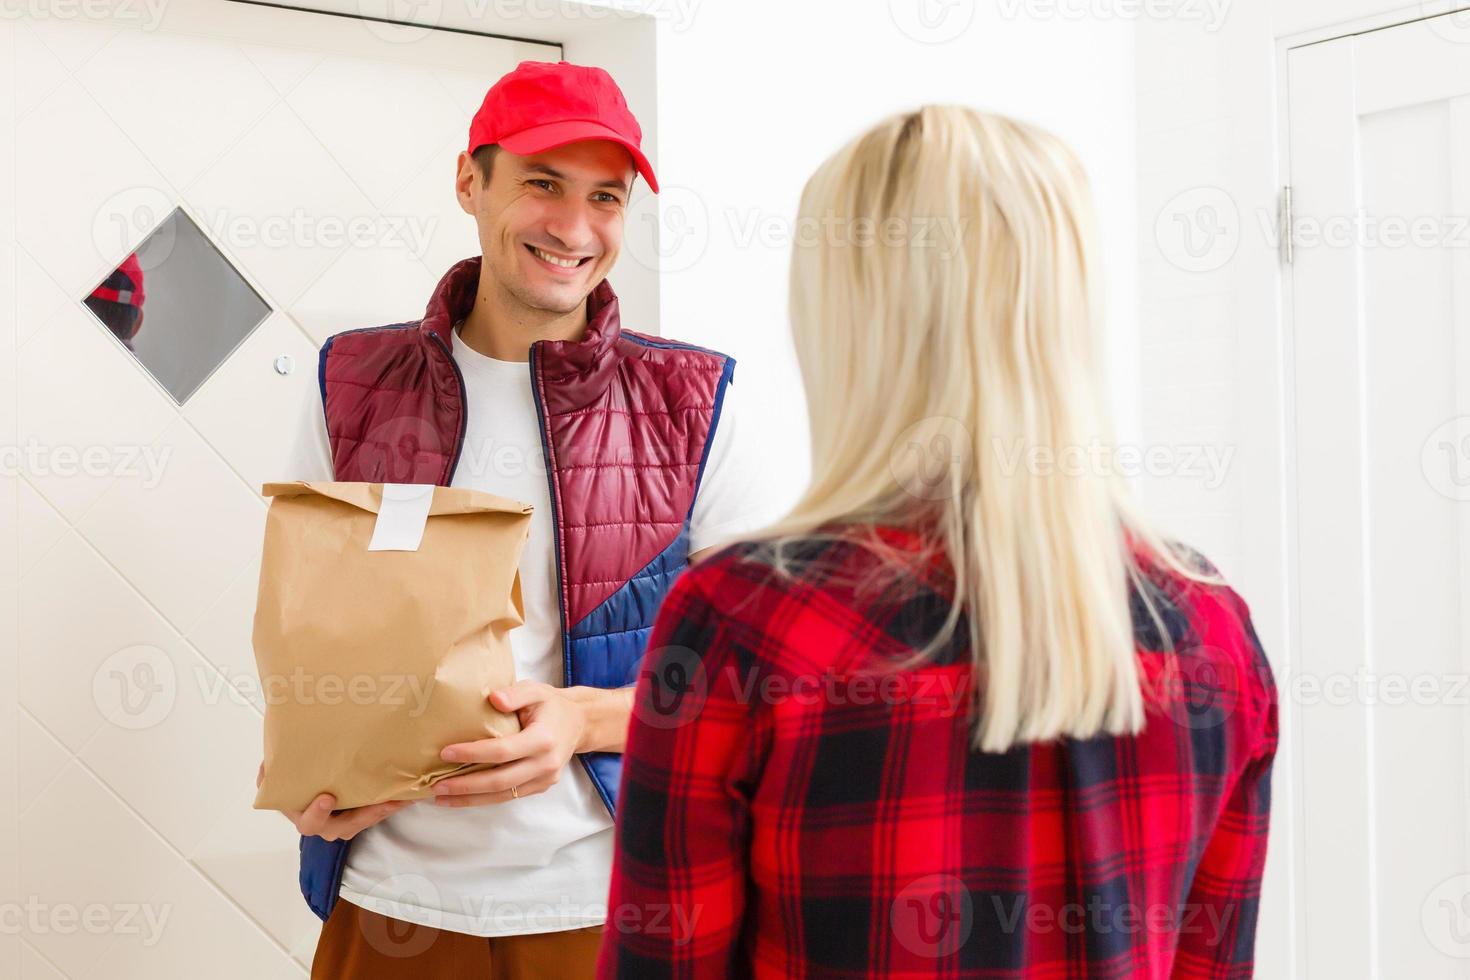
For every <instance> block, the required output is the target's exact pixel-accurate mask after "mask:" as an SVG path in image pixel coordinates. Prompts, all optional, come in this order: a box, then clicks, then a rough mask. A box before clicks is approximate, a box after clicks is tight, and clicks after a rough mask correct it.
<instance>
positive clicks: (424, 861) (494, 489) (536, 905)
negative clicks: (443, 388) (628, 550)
mask: <svg viewBox="0 0 1470 980" xmlns="http://www.w3.org/2000/svg"><path fill="white" fill-rule="evenodd" d="M453 350H454V359H455V362H456V363H457V364H458V365H459V369H460V372H461V373H462V374H463V375H464V383H465V393H466V395H467V396H468V399H469V404H468V414H469V418H468V420H467V424H466V427H465V443H464V449H463V452H462V454H461V456H460V460H459V465H458V467H457V468H456V470H455V473H454V478H453V480H452V482H451V485H452V486H456V487H468V488H470V489H474V490H483V491H486V492H488V493H493V494H496V495H498V496H502V497H509V498H511V499H513V500H521V501H525V502H527V503H530V504H532V505H533V506H534V507H535V510H534V512H533V513H532V515H531V530H530V534H529V536H528V537H527V540H526V545H525V549H524V552H523V553H522V557H521V566H520V571H521V598H522V601H523V603H524V605H525V612H526V621H525V625H523V626H520V627H517V628H516V629H514V630H512V631H511V634H510V645H511V651H512V655H513V656H514V658H515V667H516V676H517V678H522V679H531V680H539V681H544V682H546V683H548V684H553V685H555V686H557V687H561V686H562V685H563V683H564V678H563V676H562V652H561V621H560V614H559V603H558V596H557V589H556V573H555V549H554V545H553V543H552V520H551V499H550V491H549V488H548V485H547V479H546V463H545V458H544V455H543V453H542V446H541V438H540V426H539V421H538V419H537V414H536V404H535V401H534V398H533V395H532V391H531V373H530V366H529V365H528V363H527V362H525V361H501V360H497V359H495V358H491V357H486V356H485V355H483V354H481V353H479V352H478V351H475V350H473V349H472V348H471V347H469V345H467V344H466V343H465V342H464V341H463V340H461V339H460V337H459V331H458V329H457V328H456V330H455V331H454V338H453ZM734 390H735V386H734V384H733V383H732V384H730V385H729V386H727V390H726V393H725V400H724V404H723V408H722V410H721V412H720V418H719V422H718V425H717V426H716V429H715V434H714V437H713V444H712V445H711V446H710V452H709V458H708V461H707V462H706V464H705V472H704V476H703V479H702V481H701V483H700V488H699V494H698V496H697V498H696V499H695V502H694V512H693V517H692V519H691V522H690V545H689V547H690V551H699V550H702V549H704V548H708V547H711V546H713V545H717V544H720V543H722V542H724V541H726V540H728V539H730V538H732V537H736V536H739V535H740V534H742V533H744V532H747V531H750V530H753V529H754V528H756V527H758V526H760V525H762V524H765V523H768V522H769V521H770V520H772V519H774V517H775V516H777V515H775V514H774V513H773V511H772V508H771V506H770V501H771V499H772V498H771V496H770V494H769V493H768V492H766V490H765V488H764V487H763V486H762V483H761V481H760V480H759V479H758V477H757V474H758V472H759V469H760V467H759V465H758V462H757V460H756V458H755V452H754V449H753V447H751V446H750V445H749V440H748V439H746V440H743V441H742V440H741V439H740V438H739V426H738V425H737V424H736V417H735V413H734V412H733V411H732V407H733V406H734V403H735V399H734V398H733V394H734ZM284 478H285V479H289V480H331V479H332V478H333V471H332V456H331V447H330V444H329V442H328V440H327V432H326V424H325V421H324V419H323V415H322V404H321V397H320V394H319V392H318V391H317V390H316V386H313V390H312V393H311V394H310V396H309V397H308V398H307V399H306V402H305V404H304V406H303V409H302V413H301V426H300V429H299V431H298V433H297V436H296V441H295V446H294V449H293V452H292V457H291V463H290V466H289V468H288V471H287V473H286V474H284ZM612 826H613V822H612V818H611V817H610V816H609V815H608V812H607V807H605V806H604V805H603V803H602V800H601V798H600V797H599V796H598V795H597V791H596V789H595V788H594V787H593V785H592V781H591V779H590V778H589V777H588V775H587V772H586V770H585V769H584V768H583V767H582V764H581V762H579V761H578V760H577V759H575V758H574V759H572V760H570V762H569V763H568V765H567V769H566V771H565V772H564V773H563V774H562V778H561V779H560V780H559V781H558V782H557V783H556V784H555V785H553V786H552V787H551V789H550V790H548V791H547V792H545V793H541V794H537V795H534V796H527V797H524V798H522V799H518V800H510V801H507V802H505V803H497V804H490V805H486V806H478V807H464V808H446V807H440V806H437V805H435V804H434V803H433V802H431V801H427V800H421V801H419V802H417V803H414V804H413V805H411V806H407V807H404V808H403V809H402V810H400V811H399V812H398V813H396V814H394V815H393V816H391V817H389V818H388V819H387V820H384V821H382V822H381V823H379V824H377V825H376V826H373V827H370V828H368V829H367V830H365V831H363V832H362V833H360V834H358V835H357V837H356V838H354V839H353V842H352V848H351V850H350V851H349V852H348V858H347V867H346V869H345V871H344V873H343V876H342V888H341V892H340V894H341V897H342V898H345V899H347V900H348V901H350V902H352V903H353V904H354V905H360V906H362V907H363V908H367V909H371V910H373V911H375V912H379V913H381V914H383V915H387V916H391V917H393V918H397V919H404V920H407V921H410V922H416V923H419V924H422V925H429V926H434V927H436V928H440V929H447V930H450V931H452V932H461V933H469V934H471V935H476V936H504V935H518V934H526V933H537V932H554V931H558V930H564V929H577V928H582V927H585V926H593V925H598V924H600V923H602V922H603V921H604V920H605V919H606V917H607V891H608V883H609V877H610V873H611V870H612V855H613V829H612Z"/></svg>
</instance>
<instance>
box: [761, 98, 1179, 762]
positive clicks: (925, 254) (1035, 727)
mask: <svg viewBox="0 0 1470 980" xmlns="http://www.w3.org/2000/svg"><path fill="white" fill-rule="evenodd" d="M798 227H799V228H800V229H801V232H802V234H801V235H800V236H799V237H798V242H797V247H796V248H795V250H794V253H793V256H792V260H791V321H792V328H793V334H794V339H795V346H796V352H797V357H798V360H799V362H800V366H801V373H802V378H803V381H804V383H805V387H806V394H807V400H808V406H809V416H810V427H811V443H812V479H811V483H810V485H809V487H808V489H807V490H806V492H805V494H804V495H803V496H802V497H801V499H800V500H799V501H798V502H797V504H796V506H795V508H794V509H793V510H792V512H791V513H790V514H788V515H787V516H786V517H785V518H784V519H782V520H781V521H779V522H778V523H776V524H774V525H772V526H771V527H768V528H766V529H764V530H763V531H761V532H758V533H757V534H756V535H754V537H756V538H759V539H763V540H766V541H768V542H770V543H773V544H775V545H776V546H777V548H776V553H777V554H778V556H779V555H780V554H784V550H783V549H784V547H785V546H786V545H787V544H789V543H791V542H793V541H795V540H800V539H803V538H809V537H810V536H811V535H813V534H819V533H820V529H822V528H823V527H824V526H826V525H829V524H838V525H854V524H856V525H868V526H869V527H872V526H874V525H877V524H881V523H896V524H914V523H916V519H917V517H919V516H924V517H925V518H927V519H928V520H927V521H926V522H925V526H928V527H932V528H933V529H934V531H935V536H934V538H933V541H934V544H935V547H937V548H942V549H943V551H944V552H945V554H946V556H947V558H948V560H949V563H950V564H951V565H952V567H953V571H954V583H955V596H954V602H953V605H952V607H951V609H950V610H949V615H948V617H947V618H946V620H945V622H944V624H943V626H942V627H941V629H940V630H939V633H938V635H936V637H935V638H934V640H933V642H932V643H930V644H929V645H928V646H927V647H926V648H925V650H924V651H922V653H923V654H924V655H927V654H929V653H931V652H932V651H934V650H937V649H939V648H940V646H941V645H942V644H944V643H946V642H948V641H949V639H950V638H951V637H952V636H953V634H954V632H955V630H956V629H957V627H958V625H959V624H960V622H961V621H962V618H963V620H964V621H965V622H966V623H967V625H968V628H969V634H970V635H969V641H970V648H971V651H972V653H973V656H974V659H975V666H976V675H975V676H976V678H977V684H976V688H977V698H978V705H977V707H978V712H977V728H976V736H975V744H976V746H977V747H979V748H981V749H983V750H986V751H993V752H1000V751H1005V750H1007V749H1009V748H1010V747H1012V746H1014V745H1016V744H1018V743H1027V742H1036V741H1045V740H1050V739H1054V738H1059V737H1063V736H1069V737H1074V738H1089V737H1092V736H1094V735H1097V734H1099V733H1102V732H1107V733H1110V734H1125V733H1133V732H1137V731H1139V730H1140V729H1141V728H1142V726H1143V722H1144V703H1143V696H1142V691H1141V687H1140V675H1139V670H1138V664H1137V654H1136V650H1135V644H1134V636H1133V627H1132V621H1131V617H1130V612H1129V580H1130V578H1133V579H1134V581H1135V584H1138V583H1137V576H1138V575H1139V574H1140V569H1139V567H1138V565H1137V564H1136V562H1135V560H1134V557H1133V548H1134V547H1135V546H1141V547H1142V549H1143V551H1144V553H1146V554H1152V555H1155V556H1157V557H1158V558H1159V559H1160V560H1161V561H1162V563H1163V564H1165V565H1167V566H1169V567H1170V568H1173V569H1174V570H1175V571H1177V572H1179V573H1182V574H1185V575H1188V576H1190V577H1193V578H1201V577H1206V576H1205V575H1204V574H1203V573H1202V571H1201V570H1199V569H1197V568H1194V567H1192V566H1191V565H1190V564H1187V563H1186V560H1185V558H1184V557H1182V553H1178V554H1176V552H1175V551H1174V548H1173V546H1172V545H1169V544H1167V543H1166V542H1164V541H1163V539H1162V538H1161V537H1159V536H1158V535H1157V534H1155V533H1154V532H1153V531H1151V530H1150V529H1149V528H1148V527H1147V526H1146V525H1145V523H1144V522H1143V521H1142V520H1141V519H1140V518H1139V517H1138V516H1137V515H1136V513H1135V510H1134V507H1133V505H1132V504H1131V503H1130V498H1129V493H1128V490H1127V486H1126V484H1125V482H1124V480H1123V478H1122V477H1120V476H1119V475H1118V474H1116V473H1113V472H1108V471H1106V469H1105V468H1097V467H1093V468H1089V467H1087V466H1082V467H1080V470H1079V468H1078V467H1076V466H1067V465H1064V464H1062V463H1060V462H1054V465H1050V466H1048V465H1046V460H1047V457H1046V456H1045V455H1038V453H1040V454H1044V453H1046V452H1048V451H1050V452H1052V453H1061V452H1063V451H1066V450H1069V449H1070V450H1073V451H1074V452H1075V451H1077V450H1081V449H1084V448H1086V447H1089V446H1094V445H1097V446H1107V445H1109V444H1110V443H1109V439H1110V437H1111V434H1110V432H1109V431H1107V426H1106V424H1105V422H1104V419H1105V417H1106V412H1105V410H1104V403H1103V401H1104V399H1103V392H1102V390H1101V376H1102V375H1101V367H1100V363H1099V351H1098V332H1099V306H1098V290H1097V289H1096V288H1095V282H1094V280H1095V279H1096V277H1097V274H1098V273H1097V267H1096V260H1095V256H1096V246H1095V243H1094V240H1093V239H1094V234H1095V231H1094V220H1093V216H1092V213H1091V200H1090V195H1089V192H1088V189H1087V180H1086V176H1085V174H1084V172H1083V169H1082V167H1081V165H1080V164H1079V162H1078V160H1077V158H1076V157H1075V156H1074V155H1073V153H1072V152H1071V151H1070V150H1069V149H1068V148H1067V146H1066V145H1065V144H1063V143H1062V142H1061V141H1060V140H1058V139H1057V138H1055V137H1054V136H1052V135H1051V134H1049V133H1046V132H1044V131H1042V130H1040V129H1037V128H1036V127H1033V126H1030V125H1027V124H1024V123H1020V122H1017V121H1015V120H1012V119H1007V118H1004V117H1002V116H998V115H993V114H989V113H983V112H978V111H974V110H971V109H966V108H962V107H950V106H926V107H924V108H922V109H920V110H918V111H917V112H914V113H908V114H900V115H896V116H893V117H891V118H889V119H886V120H884V121H883V122H881V123H880V124H878V125H877V126H876V127H874V128H873V129H872V130H870V131H869V132H867V133H865V134H864V135H862V136H860V137H859V138H858V139H856V140H854V141H853V142H852V143H850V144H848V145H847V146H846V147H844V148H843V149H842V150H841V151H839V152H838V153H837V154H836V155H834V156H833V157H831V158H830V159H829V160H827V161H826V162H825V163H824V164H823V165H822V166H821V167H820V168H819V169H818V170H817V172H816V173H815V174H813V175H812V177H811V179H810V180H809V181H808V182H807V185H806V188H805V191H804V192H803V194H802V198H801V209H800V222H799V226H798ZM813 236H815V240H814V241H813V240H812V238H813ZM782 564H784V561H783V560H780V559H779V558H778V561H777V565H778V566H780V565H782ZM1142 595H1143V596H1144V597H1145V598H1146V597H1147V595H1148V592H1147V590H1146V589H1145V590H1142ZM1150 612H1151V614H1152V615H1153V618H1154V621H1155V623H1156V624H1157V625H1160V626H1162V621H1161V619H1160V617H1159V616H1158V613H1157V612H1156V611H1154V610H1152V608H1150ZM1160 632H1161V633H1164V634H1165V635H1167V633H1166V631H1164V630H1162V629H1160Z"/></svg>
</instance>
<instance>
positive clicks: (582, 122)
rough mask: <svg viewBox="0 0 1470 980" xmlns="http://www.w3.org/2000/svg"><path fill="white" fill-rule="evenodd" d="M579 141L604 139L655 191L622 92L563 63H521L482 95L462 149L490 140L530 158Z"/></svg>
mask: <svg viewBox="0 0 1470 980" xmlns="http://www.w3.org/2000/svg"><path fill="white" fill-rule="evenodd" d="M583 140H610V141H612V142H614V143H617V144H618V145H620V146H622V147H623V148H624V149H625V150H627V151H628V153H629V154H630V155H632V157H633V164H634V166H636V167H637V168H638V172H639V173H640V174H642V175H643V179H644V180H646V181H648V186H649V188H650V189H651V190H652V191H653V192H654V193H655V194H657V193H658V181H657V180H656V179H655V178H654V176H653V167H652V166H651V165H650V164H649V162H648V158H647V157H645V156H644V155H643V149H642V146H641V144H642V141H643V130H642V128H641V127H639V125H638V120H637V119H635V118H633V112H632V110H630V109H629V108H628V103H627V101H626V100H625V99H624V98H623V92H622V90H621V89H619V88H618V84H617V82H614V81H613V78H612V76H611V75H609V74H608V73H607V72H605V71H603V70H602V69H601V68H589V67H585V66H583V65H574V64H571V63H570V62H567V61H559V62H555V63H553V62H549V61H523V62H521V63H520V64H519V65H518V66H517V67H516V69H515V71H513V72H511V73H510V74H508V75H506V76H505V77H503V78H502V79H501V80H500V81H498V82H496V83H495V84H494V85H492V86H491V87H490V91H488V92H486V93H485V101H484V102H483V103H482V104H481V105H480V111H479V112H476V113H475V118H474V119H472V120H470V142H469V147H468V150H469V152H470V153H474V152H475V150H477V149H479V148H480V147H482V146H485V145H486V144H488V143H496V144H499V145H500V146H501V147H503V148H505V149H506V150H509V151H510V152H511V153H514V154H517V155H518V156H530V155H532V154H535V153H541V152H543V151H545V150H552V149H555V148H556V147H558V146H566V145H567V144H568V143H579V142H581V141H583Z"/></svg>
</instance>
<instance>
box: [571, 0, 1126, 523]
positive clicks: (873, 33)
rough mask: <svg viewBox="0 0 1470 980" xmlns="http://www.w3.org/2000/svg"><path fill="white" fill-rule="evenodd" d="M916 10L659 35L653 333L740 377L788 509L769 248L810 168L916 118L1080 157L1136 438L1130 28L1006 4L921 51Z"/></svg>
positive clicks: (970, 0) (755, 7) (967, 13)
mask: <svg viewBox="0 0 1470 980" xmlns="http://www.w3.org/2000/svg"><path fill="white" fill-rule="evenodd" d="M924 2H925V0H893V2H892V3H865V4H850V3H842V2H837V0H827V2H803V3H790V2H784V3H783V2H775V0H747V2H734V0H709V2H705V3H702V4H696V5H695V6H694V7H693V8H692V12H691V14H690V15H689V16H687V17H685V18H683V19H682V20H681V19H680V18H678V17H677V16H675V17H667V18H663V19H662V20H661V21H660V32H659V39H658V74H659V167H660V174H661V179H662V180H663V181H664V182H665V187H666V191H665V194H664V195H663V196H664V197H665V200H664V201H663V202H661V203H662V205H663V216H662V218H663V230H664V233H665V236H666V238H665V240H664V244H663V248H664V251H665V253H666V254H667V255H669V256H670V261H669V262H668V263H667V265H668V269H669V271H666V273H665V275H664V277H663V280H662V285H661V312H662V321H663V322H662V325H661V326H662V331H663V333H665V334H666V335H669V336H674V337H678V338H681V339H687V340H690V341H694V342H696V343H702V344H706V345H713V346H716V347H719V348H721V349H724V350H726V351H728V352H729V353H731V354H733V355H734V356H735V357H736V358H737V360H739V361H740V364H741V367H740V368H739V369H738V370H737V372H736V377H737V380H738V387H737V391H739V388H740V387H743V388H744V390H743V391H740V392H739V393H740V397H741V398H742V401H743V402H744V403H745V404H746V405H747V406H748V407H749V409H751V410H752V415H756V416H757V417H758V421H757V423H756V424H757V425H759V427H760V428H761V429H762V431H763V432H764V433H765V434H766V438H768V439H769V441H770V447H771V449H770V453H769V458H770V460H771V476H772V478H773V479H777V480H780V481H781V483H782V485H783V488H786V489H787V490H788V491H789V492H790V493H792V494H794V493H795V492H796V491H797V490H799V489H800V487H801V485H802V484H803V483H804V480H805V476H806V429H805V404H804V401H803V399H802V397H801V393H800V387H799V384H798V378H797V374H796V368H795V364H794V360H793V358H792V357H791V354H790V350H789V340H788V325H787V319H786V275H787V263H788V259H789V251H790V250H789V248H788V246H787V244H786V240H785V236H783V235H782V234H781V233H782V232H785V231H788V230H789V227H790V225H789V222H790V219H791V217H792V216H793V215H794V213H795V210H796V206H797V202H798V199H799V196H800V192H801V189H802V186H803V185H804V183H805V181H806V178H807V177H808V176H809V175H810V173H811V172H812V170H814V169H815V168H816V166H817V165H818V164H819V163H821V161H822V160H824V159H825V158H826V157H827V156H828V155H829V154H831V153H832V152H834V151H835V150H837V149H838V148H839V147H840V146H841V145H842V143H844V142H846V141H847V140H848V139H850V138H852V137H854V136H856V135H857V134H858V133H860V132H861V131H862V130H864V129H865V128H867V127H868V126H869V125H871V124H872V123H874V122H876V121H877V120H878V119H880V118H882V117H883V116H885V115H887V114H889V113H892V112H896V111H900V110H905V109H910V108H913V107H916V106H918V105H921V104H924V103H927V102H957V103H966V104H970V105H974V106H979V107H983V108H987V109H993V110H1000V111H1004V112H1007V113H1010V114H1014V115H1017V116H1021V117H1024V118H1026V119H1029V120H1032V121H1035V122H1038V123H1040V124H1042V125H1045V126H1048V127H1050V128H1052V129H1054V130H1055V131H1057V132H1059V133H1060V134H1062V135H1063V136H1065V137H1066V138H1068V139H1069V140H1071V141H1072V142H1073V144H1074V145H1075V146H1077V148H1078V149H1079V151H1080V153H1081V154H1082V156H1083V158H1084V159H1085V161H1086V163H1087V165H1088V167H1089V170H1090V172H1091V175H1092V178H1093V181H1094V183H1095V185H1096V188H1097V191H1098V197H1099V201H1100V210H1101V212H1102V220H1103V224H1104V228H1105V235H1106V256H1105V258H1106V262H1107V263H1108V268H1109V279H1108V284H1109V287H1110V299H1111V306H1110V313H1111V321H1112V328H1113V331H1112V336H1111V346H1110V353H1111V366H1112V371H1113V378H1112V381H1113V387H1114V391H1115V395H1116V401H1117V402H1118V404H1119V406H1120V415H1121V416H1122V418H1121V419H1120V420H1119V424H1120V426H1121V427H1122V429H1123V430H1124V431H1125V432H1131V431H1133V426H1135V425H1136V400H1135V392H1136V363H1137V347H1136V344H1137V338H1136V332H1135V318H1134V310H1135V306H1134V304H1135V296H1134V282H1135V280H1134V276H1135V271H1134V256H1135V234H1134V226H1133V217H1134V202H1133V198H1134V193H1135V190H1134V179H1133V173H1134V170H1133V168H1134V159H1133V142H1132V139H1131V138H1130V134H1131V133H1132V128H1133V67H1132V57H1133V30H1132V25H1130V24H1127V23H1124V22H1121V21H1111V22H1096V23H1077V22H1067V21H1063V20H1059V19H1058V20H1049V21H1048V20H1038V19H1034V18H1028V17H1024V16H1016V17H1009V18H1008V17H1006V16H1005V14H1004V13H1003V12H1002V11H1003V9H1004V8H1005V7H1006V5H1005V4H999V5H997V4H989V3H986V4H979V3H976V2H974V0H963V2H957V3H954V4H951V5H950V6H949V7H948V8H943V7H939V5H937V4H935V5H933V6H934V8H937V9H940V10H944V9H947V10H948V12H949V15H950V17H951V18H953V19H951V20H949V21H947V22H942V26H941V27H940V28H939V29H938V31H937V33H933V34H925V33H924V32H923V31H922V30H920V29H918V28H916V27H915V26H913V25H914V24H917V23H918V22H917V20H916V13H917V12H918V11H919V9H920V7H921V4H923V3H924ZM970 18H973V19H972V20H971V19H970ZM910 21H912V23H909V22H910ZM900 22H904V23H909V33H906V32H905V30H904V29H903V28H901V27H900V26H899V25H900ZM966 23H968V26H967V27H966V26H964V25H965V24H966ZM949 34H954V35H955V36H953V37H952V38H951V39H949V40H942V38H944V37H946V36H947V35H949ZM570 50H572V49H571V48H569V51H570ZM686 217H687V219H688V225H689V227H690V228H692V229H693V230H694V231H695V234H693V235H691V236H689V237H688V238H687V239H686V241H687V243H688V244H687V245H685V246H684V247H683V248H680V249H675V248H673V247H672V246H671V245H670V241H669V239H668V237H667V236H669V235H670V233H671V232H673V231H675V230H676V229H677V227H678V226H679V225H678V222H680V221H683V220H684V218H686ZM757 230H759V231H760V232H762V233H767V232H768V233H769V234H770V235H771V237H770V239H768V240H767V241H762V234H760V233H757ZM701 248H702V251H700V250H701Z"/></svg>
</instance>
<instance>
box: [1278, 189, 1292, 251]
mask: <svg viewBox="0 0 1470 980" xmlns="http://www.w3.org/2000/svg"><path fill="white" fill-rule="evenodd" d="M1277 210H1278V211H1279V212H1280V219H1281V226H1280V228H1279V230H1278V234H1279V235H1280V238H1281V260H1282V261H1283V262H1285V263H1286V264H1287V265H1291V264H1292V262H1293V261H1294V260H1295V258H1296V255H1295V245H1296V242H1295V241H1294V238H1295V235H1294V229H1295V227H1296V224H1295V219H1294V218H1293V216H1292V213H1291V185H1290V184H1287V185H1286V186H1285V187H1283V188H1281V203H1280V206H1279V207H1278V209H1277Z"/></svg>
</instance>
